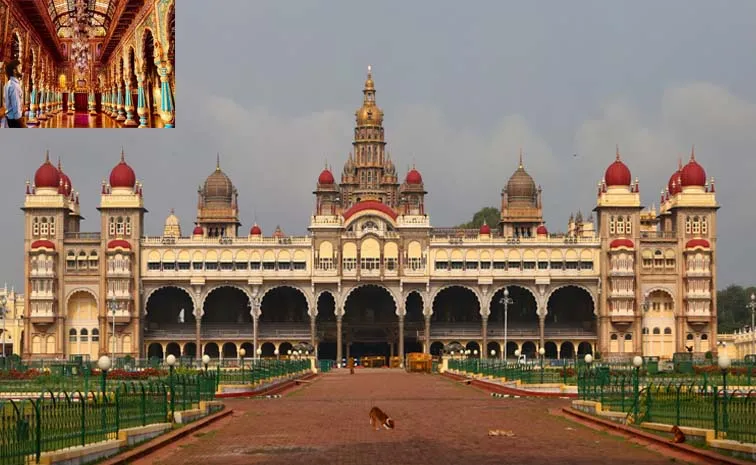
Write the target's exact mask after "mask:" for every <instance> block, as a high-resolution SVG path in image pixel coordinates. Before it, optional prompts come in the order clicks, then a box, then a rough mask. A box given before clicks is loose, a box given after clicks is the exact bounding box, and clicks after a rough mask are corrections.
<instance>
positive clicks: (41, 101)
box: [37, 84, 47, 121]
mask: <svg viewBox="0 0 756 465" xmlns="http://www.w3.org/2000/svg"><path fill="white" fill-rule="evenodd" d="M45 100H46V98H45V85H44V84H42V85H41V86H40V88H39V114H38V115H37V119H38V120H40V121H47V115H46V114H45V113H46V108H45Z"/></svg>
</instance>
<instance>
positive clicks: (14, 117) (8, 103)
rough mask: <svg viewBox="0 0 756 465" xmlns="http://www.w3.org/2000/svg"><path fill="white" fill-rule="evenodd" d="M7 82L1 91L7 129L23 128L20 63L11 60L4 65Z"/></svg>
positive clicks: (22, 94)
mask: <svg viewBox="0 0 756 465" xmlns="http://www.w3.org/2000/svg"><path fill="white" fill-rule="evenodd" d="M5 74H6V75H7V76H8V82H7V83H6V84H5V89H3V95H4V97H5V99H4V100H5V118H6V119H7V121H8V127H9V128H23V127H24V126H23V124H22V122H23V107H24V93H23V91H22V90H21V62H20V61H18V60H11V61H9V62H8V63H7V64H6V65H5Z"/></svg>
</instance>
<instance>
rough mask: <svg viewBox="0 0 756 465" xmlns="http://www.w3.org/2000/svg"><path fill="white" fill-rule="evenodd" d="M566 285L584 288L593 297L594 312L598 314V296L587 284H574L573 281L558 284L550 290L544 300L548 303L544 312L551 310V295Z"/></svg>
mask: <svg viewBox="0 0 756 465" xmlns="http://www.w3.org/2000/svg"><path fill="white" fill-rule="evenodd" d="M566 287H576V288H578V289H582V290H584V291H585V292H586V293H587V294H588V296H589V297H590V298H591V302H592V303H593V314H594V315H596V316H598V303H597V302H596V296H595V295H593V292H591V290H590V289H588V288H587V287H586V286H584V285H582V284H573V283H569V284H560V285H559V286H556V287H555V288H553V289H551V291H549V293H548V295H547V296H546V299H545V300H544V303H545V304H546V305H544V314H546V313H548V311H549V310H548V303H549V300H551V296H553V295H554V294H555V293H556V292H557V291H558V290H560V289H564V288H566Z"/></svg>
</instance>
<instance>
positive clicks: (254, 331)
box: [252, 315, 260, 358]
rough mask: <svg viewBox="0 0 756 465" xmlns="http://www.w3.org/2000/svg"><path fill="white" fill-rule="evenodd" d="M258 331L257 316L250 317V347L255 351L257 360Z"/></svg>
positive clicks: (258, 320)
mask: <svg viewBox="0 0 756 465" xmlns="http://www.w3.org/2000/svg"><path fill="white" fill-rule="evenodd" d="M259 331H260V316H259V315H252V347H253V350H254V351H255V357H257V358H259V355H257V349H259V347H258V344H259V341H258V340H257V336H258V334H259Z"/></svg>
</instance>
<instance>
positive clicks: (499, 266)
mask: <svg viewBox="0 0 756 465" xmlns="http://www.w3.org/2000/svg"><path fill="white" fill-rule="evenodd" d="M493 267H494V270H506V269H507V262H500V261H495V262H493Z"/></svg>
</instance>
